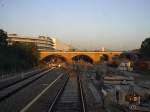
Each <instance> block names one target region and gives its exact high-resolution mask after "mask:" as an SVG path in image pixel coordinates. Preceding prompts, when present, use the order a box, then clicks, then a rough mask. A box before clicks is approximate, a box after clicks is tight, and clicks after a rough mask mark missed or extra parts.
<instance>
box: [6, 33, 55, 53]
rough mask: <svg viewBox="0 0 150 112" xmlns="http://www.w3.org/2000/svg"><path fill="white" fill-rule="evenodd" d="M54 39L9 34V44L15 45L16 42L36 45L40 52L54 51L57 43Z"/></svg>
mask: <svg viewBox="0 0 150 112" xmlns="http://www.w3.org/2000/svg"><path fill="white" fill-rule="evenodd" d="M53 40H54V39H53V38H51V37H48V36H38V37H32V36H21V35H18V34H8V43H9V44H13V43H15V42H19V43H34V44H35V45H36V46H37V48H38V50H54V49H55V41H53Z"/></svg>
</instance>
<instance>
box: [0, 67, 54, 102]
mask: <svg viewBox="0 0 150 112" xmlns="http://www.w3.org/2000/svg"><path fill="white" fill-rule="evenodd" d="M50 70H52V69H42V70H39V71H36V72H34V73H32V74H28V75H27V76H26V77H24V78H22V79H20V80H19V79H18V80H15V81H13V80H12V82H11V83H9V84H4V85H5V86H1V88H0V101H2V100H4V99H6V98H8V97H9V96H10V95H13V94H14V93H15V92H17V91H19V90H21V89H22V88H24V87H26V86H27V85H29V84H30V83H32V82H34V81H36V80H37V79H39V78H40V77H42V76H44V75H45V74H46V73H47V72H49V71H50Z"/></svg>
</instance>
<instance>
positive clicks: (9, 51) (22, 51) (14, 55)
mask: <svg viewBox="0 0 150 112" xmlns="http://www.w3.org/2000/svg"><path fill="white" fill-rule="evenodd" d="M7 40H8V36H7V32H5V31H4V30H2V29H0V71H2V72H4V71H5V72H14V71H22V70H27V69H30V68H32V67H34V66H37V65H38V63H39V53H38V50H37V46H36V45H35V44H33V43H19V42H14V43H12V44H11V45H9V43H8V41H7Z"/></svg>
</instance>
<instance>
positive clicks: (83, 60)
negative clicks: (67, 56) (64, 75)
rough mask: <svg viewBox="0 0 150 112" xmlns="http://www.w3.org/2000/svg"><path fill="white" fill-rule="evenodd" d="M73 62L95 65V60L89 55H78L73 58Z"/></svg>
mask: <svg viewBox="0 0 150 112" xmlns="http://www.w3.org/2000/svg"><path fill="white" fill-rule="evenodd" d="M72 61H73V62H75V63H80V64H82V63H83V64H84V63H91V64H92V63H93V59H92V58H91V57H89V56H87V55H77V56H74V57H73V58H72Z"/></svg>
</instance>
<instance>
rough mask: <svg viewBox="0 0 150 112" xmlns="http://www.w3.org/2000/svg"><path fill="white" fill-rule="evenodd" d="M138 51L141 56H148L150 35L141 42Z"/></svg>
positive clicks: (149, 56)
mask: <svg viewBox="0 0 150 112" xmlns="http://www.w3.org/2000/svg"><path fill="white" fill-rule="evenodd" d="M140 53H141V55H142V57H146V58H150V37H149V38H146V39H145V40H144V41H143V42H142V44H141V49H140Z"/></svg>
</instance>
